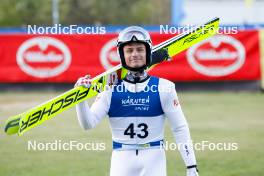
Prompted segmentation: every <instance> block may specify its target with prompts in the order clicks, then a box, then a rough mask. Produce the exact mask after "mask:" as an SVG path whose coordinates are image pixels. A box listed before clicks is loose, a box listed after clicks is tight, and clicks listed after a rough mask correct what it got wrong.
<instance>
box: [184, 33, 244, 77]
mask: <svg viewBox="0 0 264 176" xmlns="http://www.w3.org/2000/svg"><path fill="white" fill-rule="evenodd" d="M187 60H188V62H189V64H190V65H191V66H192V68H193V69H194V70H195V71H197V72H199V73H201V74H203V75H206V76H215V77H217V76H225V75H230V74H232V73H234V72H236V71H237V70H239V69H240V68H241V67H242V66H243V64H244V62H245V48H244V46H243V45H242V44H241V42H240V41H238V40H237V39H235V38H234V37H232V36H229V35H216V36H214V37H212V38H210V39H208V40H204V41H202V42H200V43H199V44H197V45H194V46H193V47H191V48H190V49H189V50H188V51H187Z"/></svg>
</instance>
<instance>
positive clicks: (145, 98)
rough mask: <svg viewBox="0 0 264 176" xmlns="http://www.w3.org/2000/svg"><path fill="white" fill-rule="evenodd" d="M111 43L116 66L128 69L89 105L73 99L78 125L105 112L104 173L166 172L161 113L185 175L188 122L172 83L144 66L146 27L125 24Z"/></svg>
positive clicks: (191, 162)
mask: <svg viewBox="0 0 264 176" xmlns="http://www.w3.org/2000/svg"><path fill="white" fill-rule="evenodd" d="M117 43H118V44H117V48H118V53H119V56H120V59H121V63H122V66H123V67H124V68H126V69H127V70H128V71H129V72H128V74H127V75H126V77H125V78H124V80H118V81H117V82H116V83H115V85H114V86H113V87H112V88H111V89H108V90H105V91H103V92H102V93H100V94H99V95H98V96H97V98H96V100H95V102H94V103H93V105H92V107H91V108H89V106H88V104H87V102H82V103H80V104H78V105H76V111H77V116H78V120H79V123H80V125H81V126H82V127H83V128H84V129H91V128H94V127H95V126H96V125H97V124H98V123H99V122H100V121H101V120H102V119H103V118H104V117H106V116H107V115H108V116H109V121H110V126H111V130H112V139H113V152H112V159H111V169H110V175H111V176H166V157H165V151H164V149H163V147H162V145H163V138H164V134H163V133H164V121H165V118H167V119H168V120H169V123H170V125H171V128H172V132H173V134H174V137H175V139H176V142H177V144H178V146H179V150H180V153H181V156H182V158H183V160H184V162H185V165H186V167H187V176H198V173H197V167H196V159H195V155H194V151H193V148H192V145H191V143H190V141H191V138H190V133H189V128H188V125H187V122H186V120H185V117H184V115H183V112H182V110H181V106H180V104H179V101H178V97H177V94H176V90H175V85H174V84H173V83H172V82H170V81H168V80H165V79H162V78H156V77H152V76H149V75H148V74H147V72H146V71H145V69H146V68H147V66H148V65H149V64H150V63H151V49H152V42H151V38H150V35H149V33H148V32H147V31H146V30H144V29H143V28H141V27H138V26H131V27H128V28H126V29H124V30H123V31H121V32H120V34H119V36H118V42H117ZM75 86H85V87H90V86H91V81H90V78H89V77H87V76H86V77H82V78H79V80H78V81H77V83H76V85H75Z"/></svg>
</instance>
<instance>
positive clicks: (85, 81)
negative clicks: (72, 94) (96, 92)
mask: <svg viewBox="0 0 264 176" xmlns="http://www.w3.org/2000/svg"><path fill="white" fill-rule="evenodd" d="M90 78H91V76H90V75H86V76H84V77H80V78H79V79H78V81H77V82H76V83H75V85H74V87H78V86H83V87H86V88H90V87H91V85H92V81H91V79H90Z"/></svg>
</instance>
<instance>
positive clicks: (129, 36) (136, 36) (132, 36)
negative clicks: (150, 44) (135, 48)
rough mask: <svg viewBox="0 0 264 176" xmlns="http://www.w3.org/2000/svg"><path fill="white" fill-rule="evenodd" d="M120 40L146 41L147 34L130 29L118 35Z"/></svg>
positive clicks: (147, 38)
mask: <svg viewBox="0 0 264 176" xmlns="http://www.w3.org/2000/svg"><path fill="white" fill-rule="evenodd" d="M120 39H121V42H130V41H138V40H139V41H148V40H149V36H148V35H147V34H144V33H142V32H138V31H131V32H128V33H125V34H123V35H121V36H120Z"/></svg>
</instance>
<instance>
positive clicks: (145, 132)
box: [124, 123, 148, 138]
mask: <svg viewBox="0 0 264 176" xmlns="http://www.w3.org/2000/svg"><path fill="white" fill-rule="evenodd" d="M137 127H138V128H140V129H141V133H138V134H136V133H135V128H134V123H130V124H129V126H128V127H127V129H126V130H125V132H124V135H128V136H130V138H134V137H135V136H136V135H137V137H139V138H146V137H147V136H148V125H147V124H145V123H140V124H138V126H137Z"/></svg>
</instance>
